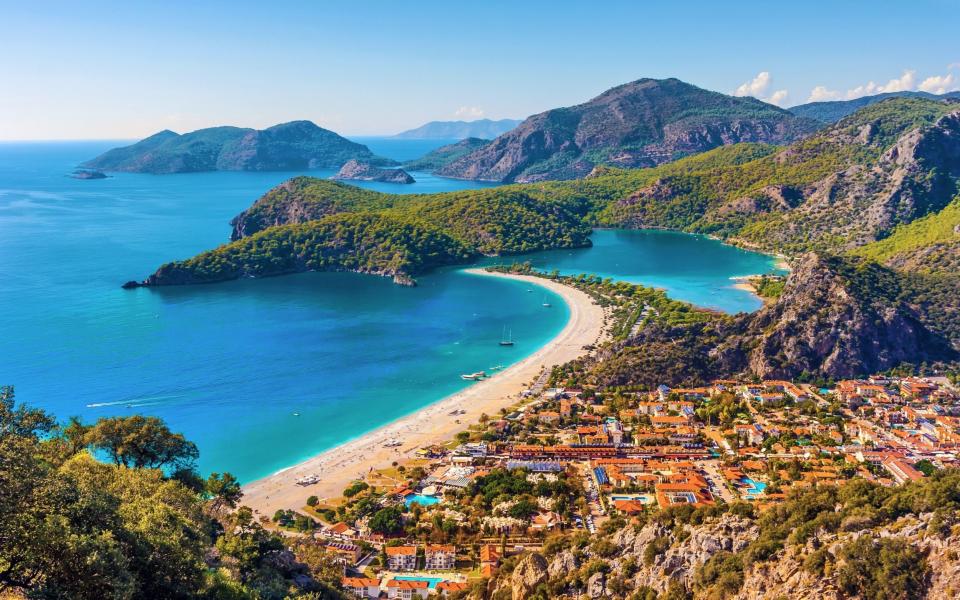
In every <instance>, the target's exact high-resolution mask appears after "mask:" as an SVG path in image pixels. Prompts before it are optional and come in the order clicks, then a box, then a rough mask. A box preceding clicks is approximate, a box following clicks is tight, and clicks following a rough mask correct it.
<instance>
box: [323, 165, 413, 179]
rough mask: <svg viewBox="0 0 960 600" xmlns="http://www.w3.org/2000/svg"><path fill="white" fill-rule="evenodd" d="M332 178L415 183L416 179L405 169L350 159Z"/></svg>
mask: <svg viewBox="0 0 960 600" xmlns="http://www.w3.org/2000/svg"><path fill="white" fill-rule="evenodd" d="M330 179H337V180H340V181H351V180H352V181H380V182H383V183H415V182H416V180H415V179H414V178H413V177H411V176H410V173H407V172H406V171H404V170H403V169H381V168H380V167H377V166H374V165H371V164H370V163H368V162H361V161H359V160H348V161H347V162H345V163H343V166H342V167H340V170H339V171H337V174H336V175H334V176H333V177H331V178H330Z"/></svg>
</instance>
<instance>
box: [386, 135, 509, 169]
mask: <svg viewBox="0 0 960 600" xmlns="http://www.w3.org/2000/svg"><path fill="white" fill-rule="evenodd" d="M489 143H490V140H485V139H480V138H475V137H468V138H467V139H464V140H460V141H459V142H457V143H455V144H447V145H446V146H440V147H439V148H437V149H436V150H431V151H430V152H428V153H426V154H424V155H423V156H421V157H420V158H418V159H416V160H413V161H410V162H408V163H406V164H404V165H403V166H404V167H405V168H407V169H409V170H411V171H437V170H439V169H442V168H443V167H445V166H447V165H449V164H450V163H452V162H453V161H455V160H457V159H459V158H461V157H464V156H466V155H468V154H470V153H471V152H475V151H477V150H479V149H480V148H483V147H484V146H486V145H487V144H489Z"/></svg>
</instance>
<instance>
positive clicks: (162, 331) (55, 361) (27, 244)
mask: <svg viewBox="0 0 960 600" xmlns="http://www.w3.org/2000/svg"><path fill="white" fill-rule="evenodd" d="M360 141H362V142H363V143H367V144H368V145H369V146H370V147H371V148H372V149H373V150H374V152H377V153H379V154H381V155H385V156H390V157H392V158H396V159H398V160H406V159H410V158H414V157H416V156H419V155H422V154H423V153H425V152H426V151H428V150H430V149H432V148H433V147H435V146H439V145H441V144H443V143H446V142H447V141H444V140H429V141H424V140H389V139H380V140H371V139H370V138H365V139H362V140H360ZM115 145H117V143H116V142H104V141H98V142H58V143H51V142H44V143H39V142H38V143H5V144H0V384H13V385H15V386H16V389H17V396H18V398H19V399H20V400H22V401H24V402H27V403H30V404H33V405H36V406H40V407H43V408H45V409H48V410H50V411H51V412H53V413H54V414H55V415H57V416H58V417H59V418H66V417H68V416H70V415H78V416H80V417H82V418H83V419H84V420H87V421H93V420H96V419H97V418H98V417H101V416H108V415H125V414H133V413H143V414H154V415H158V416H161V417H163V418H164V419H165V420H166V421H167V422H168V423H169V424H170V426H171V427H172V428H173V429H174V430H176V431H182V432H183V433H184V434H185V435H186V436H187V437H188V438H189V439H192V440H194V441H195V442H196V443H197V444H198V446H199V447H200V451H201V460H200V465H199V466H200V469H201V471H203V472H209V471H211V470H229V471H232V472H234V473H235V474H236V475H237V476H238V477H240V478H241V479H242V480H244V481H249V480H251V479H253V478H256V477H259V476H263V475H267V474H269V473H272V472H274V471H276V470H278V469H281V468H283V467H286V466H289V465H291V464H293V463H295V462H297V461H299V460H301V459H304V458H307V457H309V456H311V455H313V454H316V453H317V452H319V451H322V450H324V449H326V448H329V447H331V446H333V445H336V444H338V443H341V442H344V441H346V440H348V439H350V438H353V437H356V436H358V435H361V434H362V433H364V432H366V431H369V430H370V429H373V428H375V427H377V426H379V425H382V424H384V423H386V422H389V421H391V420H393V419H395V418H397V417H400V416H402V415H404V414H407V413H409V412H412V411H414V410H416V409H417V408H419V407H421V406H424V405H426V404H428V403H430V402H432V401H434V400H438V399H440V398H442V397H444V396H446V395H448V394H450V393H453V392H455V391H457V390H459V389H462V388H463V387H464V386H465V385H469V383H467V382H464V381H462V380H461V379H460V378H459V374H460V373H463V372H472V371H477V370H481V369H483V370H489V368H490V367H492V366H494V365H500V364H502V365H509V364H511V363H513V362H516V361H517V360H520V359H521V358H523V357H524V356H527V355H529V354H530V353H532V352H534V351H535V350H536V349H537V348H539V347H540V346H542V345H543V344H544V343H545V342H546V341H548V340H549V339H550V338H551V337H553V336H554V335H556V334H557V333H558V332H559V331H560V330H561V329H562V328H563V326H564V324H565V322H566V319H567V317H568V312H567V310H566V307H565V305H564V303H563V302H562V301H561V300H560V299H559V298H556V297H553V296H552V295H551V294H549V292H542V293H537V294H529V293H527V292H526V289H527V286H526V285H525V284H522V283H517V282H511V281H504V280H497V279H492V278H485V277H478V276H471V275H468V274H465V273H463V272H461V271H460V270H459V269H447V270H444V271H441V272H438V273H435V274H431V275H427V276H424V277H420V278H419V283H420V285H419V286H418V287H416V288H404V287H399V286H395V285H393V284H392V283H391V282H390V281H389V280H387V279H382V278H377V277H373V276H364V275H356V274H343V273H310V274H302V275H295V276H288V277H279V278H272V279H264V280H245V281H237V282H230V283H224V284H216V285H207V286H196V287H182V288H165V289H149V290H147V289H140V290H135V291H124V290H121V289H120V287H119V285H120V284H121V283H122V282H124V281H127V280H129V279H140V278H142V277H144V276H146V275H147V274H149V273H150V272H152V271H153V270H154V269H155V268H156V267H157V266H158V265H160V264H161V263H163V262H167V261H169V260H171V259H176V258H185V257H188V256H191V255H193V254H195V253H197V252H199V251H202V250H205V249H208V248H211V247H214V246H216V245H218V244H221V243H223V242H225V241H226V240H227V239H228V237H229V233H230V228H229V224H228V222H229V220H230V218H231V217H233V216H234V215H235V214H236V213H238V212H239V211H240V210H242V209H244V208H246V207H247V206H249V205H250V204H251V203H252V202H253V201H254V200H255V199H256V198H257V197H259V196H260V195H261V194H263V193H264V192H265V191H267V190H268V189H270V188H271V187H272V186H274V185H276V184H278V183H280V182H281V181H283V180H285V179H287V178H289V177H291V176H294V175H297V174H300V173H293V172H288V173H200V174H184V175H164V176H151V175H133V174H119V175H116V176H115V177H111V178H110V179H106V180H91V181H81V180H75V179H71V178H68V177H66V175H67V174H68V173H69V172H70V171H71V170H72V169H73V167H74V166H75V165H76V164H78V163H79V162H81V161H83V160H85V159H87V158H90V157H92V156H95V155H97V154H98V153H100V152H102V151H103V150H105V149H108V148H110V147H113V146H115ZM311 174H313V175H320V176H323V175H326V174H327V173H326V172H312V173H311ZM414 177H416V178H417V180H418V181H417V183H416V184H413V185H407V186H400V185H397V184H385V183H381V184H377V183H371V184H363V185H364V186H365V187H369V188H373V189H380V190H383V191H393V192H408V193H409V192H434V191H444V190H453V189H462V188H467V187H480V186H481V185H485V184H475V183H470V182H464V181H457V180H449V179H443V178H438V177H432V176H430V175H427V174H420V173H414ZM594 242H595V247H594V248H592V249H585V250H576V251H562V252H547V253H539V254H536V255H531V256H529V257H525V259H527V258H528V259H530V260H532V261H533V262H534V263H535V264H537V265H538V266H541V267H544V268H560V269H561V270H563V271H564V272H593V273H599V274H602V275H605V276H606V275H609V276H614V277H619V278H628V279H630V280H633V281H638V282H643V283H648V284H654V285H658V286H662V287H665V288H667V289H668V290H670V292H671V293H672V294H673V295H674V296H676V297H679V298H684V299H687V300H691V301H694V302H698V303H701V304H704V305H709V306H712V307H715V308H720V309H723V310H728V311H737V310H752V309H755V308H756V307H757V306H759V304H758V301H757V300H756V299H755V298H753V297H752V296H750V295H749V294H746V293H744V292H741V291H739V290H735V289H732V288H731V287H730V285H731V282H730V279H729V278H730V277H731V276H734V275H744V274H750V273H758V272H764V271H769V270H771V269H772V265H773V263H772V259H770V258H769V257H766V256H762V255H758V254H753V253H749V252H744V251H741V250H737V249H734V248H731V247H728V246H723V245H721V244H719V243H717V242H714V241H712V240H707V239H704V238H698V237H695V236H687V235H682V234H668V233H663V232H617V231H598V232H596V233H595V234H594ZM544 293H545V294H547V295H548V296H550V297H551V298H552V300H551V304H552V307H550V308H545V307H543V306H542V305H541V304H542V297H543V294H544ZM504 327H508V328H510V329H512V332H513V338H514V339H515V341H516V345H515V346H513V347H512V348H504V347H501V346H499V345H498V344H497V341H498V340H499V337H500V335H501V331H502V329H503V328H504Z"/></svg>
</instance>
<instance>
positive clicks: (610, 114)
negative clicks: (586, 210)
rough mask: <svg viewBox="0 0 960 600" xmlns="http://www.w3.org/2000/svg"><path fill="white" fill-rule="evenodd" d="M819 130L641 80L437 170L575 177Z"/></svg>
mask: <svg viewBox="0 0 960 600" xmlns="http://www.w3.org/2000/svg"><path fill="white" fill-rule="evenodd" d="M817 127H818V125H817V124H816V123H815V122H814V121H811V120H809V119H804V118H800V117H797V116H795V115H793V114H792V113H790V112H788V111H785V110H783V109H780V108H777V107H776V106H772V105H770V104H766V103H764V102H761V101H759V100H756V99H754V98H735V97H732V96H727V95H724V94H720V93H717V92H710V91H707V90H703V89H700V88H698V87H695V86H692V85H690V84H687V83H684V82H682V81H679V80H677V79H664V80H656V79H640V80H638V81H634V82H632V83H627V84H625V85H621V86H618V87H615V88H613V89H610V90H607V91H606V92H604V93H602V94H600V95H599V96H597V97H596V98H594V99H592V100H590V101H588V102H585V103H584V104H580V105H577V106H572V107H568V108H557V109H553V110H549V111H547V112H544V113H540V114H538V115H534V116H532V117H529V118H528V119H527V120H525V121H524V122H523V123H521V124H520V125H519V126H518V127H517V128H516V129H513V130H512V131H510V132H508V133H505V134H504V135H501V136H500V137H498V138H496V139H495V140H494V141H493V142H491V143H490V144H489V145H487V146H485V147H483V148H480V149H478V150H476V151H475V152H473V153H471V154H469V155H467V156H464V157H462V158H461V159H459V160H457V161H455V162H453V163H451V164H449V165H447V166H445V167H443V168H441V169H440V170H439V171H438V174H439V175H443V176H447V177H458V178H464V179H480V180H489V181H501V182H514V181H516V182H533V181H542V180H547V179H574V178H577V177H583V176H584V175H586V174H588V173H589V172H590V171H591V170H592V169H593V168H594V167H595V166H597V165H613V166H621V167H649V166H654V165H659V164H661V163H665V162H669V161H672V160H675V159H677V158H680V157H683V156H687V155H690V154H696V153H699V152H703V151H705V150H710V149H711V148H716V147H718V146H723V145H727V144H735V143H738V142H764V143H782V142H789V141H792V140H795V139H798V138H800V137H802V136H804V135H806V134H809V133H811V132H813V131H814V130H816V129H817Z"/></svg>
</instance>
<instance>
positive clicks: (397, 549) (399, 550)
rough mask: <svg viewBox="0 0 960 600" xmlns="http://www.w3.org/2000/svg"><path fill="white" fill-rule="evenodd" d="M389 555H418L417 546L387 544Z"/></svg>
mask: <svg viewBox="0 0 960 600" xmlns="http://www.w3.org/2000/svg"><path fill="white" fill-rule="evenodd" d="M385 551H386V553H387V556H408V555H410V554H413V555H416V553H417V547H416V546H387V547H386V549H385Z"/></svg>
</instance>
